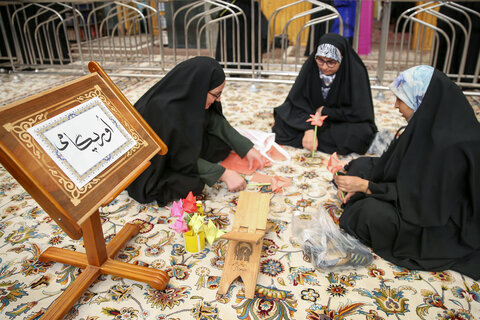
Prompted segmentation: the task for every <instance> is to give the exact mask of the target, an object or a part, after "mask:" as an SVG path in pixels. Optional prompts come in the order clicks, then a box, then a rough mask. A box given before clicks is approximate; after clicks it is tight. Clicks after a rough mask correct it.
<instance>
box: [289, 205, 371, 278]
mask: <svg viewBox="0 0 480 320" xmlns="http://www.w3.org/2000/svg"><path fill="white" fill-rule="evenodd" d="M309 223H311V224H309V226H310V227H309V228H306V229H304V230H303V231H301V236H300V238H301V239H300V240H301V241H302V243H303V250H304V252H305V255H306V256H307V257H309V258H310V261H311V262H312V264H313V265H314V267H315V268H316V269H318V270H322V271H338V270H345V269H355V268H358V267H363V266H367V265H369V264H371V263H372V262H373V255H372V253H371V251H370V249H369V248H368V247H366V246H365V245H364V244H362V243H361V242H360V241H358V240H357V239H356V238H354V237H352V236H351V235H349V234H348V233H346V232H345V231H343V230H341V229H340V228H339V226H338V225H336V224H335V222H334V221H333V219H332V218H331V217H330V215H329V214H328V213H327V212H326V210H325V209H323V208H321V209H320V210H319V212H318V215H317V216H316V218H315V221H314V222H313V223H312V221H310V222H309ZM312 226H313V227H312ZM297 230H300V229H299V228H298V226H297Z"/></svg>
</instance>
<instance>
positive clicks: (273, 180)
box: [250, 172, 292, 193]
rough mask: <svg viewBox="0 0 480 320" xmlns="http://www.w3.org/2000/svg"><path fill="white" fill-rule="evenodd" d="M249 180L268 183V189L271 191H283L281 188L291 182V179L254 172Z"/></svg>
mask: <svg viewBox="0 0 480 320" xmlns="http://www.w3.org/2000/svg"><path fill="white" fill-rule="evenodd" d="M250 181H251V182H257V183H270V189H272V191H273V192H275V193H277V192H283V188H286V187H288V186H289V185H290V183H291V182H292V179H291V178H284V177H279V176H269V175H266V174H261V173H258V172H255V174H254V175H253V177H252V179H250Z"/></svg>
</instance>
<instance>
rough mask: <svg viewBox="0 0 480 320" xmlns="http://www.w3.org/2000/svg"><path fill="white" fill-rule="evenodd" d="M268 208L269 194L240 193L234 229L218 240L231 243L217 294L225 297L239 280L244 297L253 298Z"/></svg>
mask: <svg viewBox="0 0 480 320" xmlns="http://www.w3.org/2000/svg"><path fill="white" fill-rule="evenodd" d="M269 207H270V195H269V194H266V193H259V192H247V191H242V192H240V197H239V198H238V205H237V211H236V213H235V223H234V225H233V228H232V230H231V231H230V232H228V233H226V234H224V235H223V236H222V237H221V238H222V239H228V240H230V242H229V244H228V250H227V255H226V257H225V263H224V266H223V273H222V278H221V280H220V285H219V288H218V291H217V293H218V294H225V293H227V291H228V288H230V285H231V284H232V282H233V281H234V280H235V279H237V278H238V277H240V278H241V279H242V281H243V283H244V285H245V297H246V298H247V299H253V298H254V296H255V287H256V285H257V277H258V272H259V268H260V254H261V253H262V246H263V241H262V239H263V237H264V236H265V233H266V232H267V231H268V229H269V228H268V226H267V216H268V211H269Z"/></svg>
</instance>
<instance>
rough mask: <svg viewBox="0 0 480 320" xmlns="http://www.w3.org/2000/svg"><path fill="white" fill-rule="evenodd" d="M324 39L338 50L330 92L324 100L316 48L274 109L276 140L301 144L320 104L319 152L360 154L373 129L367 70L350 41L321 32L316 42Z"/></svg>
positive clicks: (372, 134) (369, 142)
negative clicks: (325, 117) (338, 62)
mask: <svg viewBox="0 0 480 320" xmlns="http://www.w3.org/2000/svg"><path fill="white" fill-rule="evenodd" d="M323 43H328V44H331V45H333V46H334V47H336V48H338V49H339V50H340V53H341V54H342V61H341V64H340V67H339V69H338V71H337V72H336V73H335V78H334V80H333V83H332V84H331V85H330V86H329V87H330V89H329V91H328V95H327V96H326V98H324V97H323V94H322V87H324V86H325V84H324V83H323V81H322V79H320V76H319V68H318V66H317V64H316V62H315V56H316V52H314V53H312V54H311V55H310V56H309V57H308V59H307V61H306V62H305V63H304V64H303V66H302V69H301V70H300V74H299V75H298V77H297V79H296V80H295V83H294V85H293V87H292V89H291V90H290V93H289V94H288V97H287V99H286V100H285V102H284V103H283V104H282V105H281V106H279V107H277V108H275V109H274V118H275V125H274V126H273V132H275V136H276V137H275V139H276V142H277V143H279V144H283V145H289V146H293V147H296V148H302V139H303V136H304V133H305V131H307V130H310V129H313V126H312V125H310V123H309V122H306V120H307V119H308V118H309V117H310V114H314V113H315V111H316V110H317V109H318V108H319V107H321V106H324V108H323V111H322V115H327V116H328V118H327V119H326V120H325V122H324V124H323V126H322V127H319V128H318V130H317V138H318V150H320V151H323V152H326V153H333V152H335V151H336V152H338V153H339V154H348V153H351V152H356V153H359V154H364V153H365V152H366V151H367V150H368V147H369V146H370V144H371V142H372V140H373V138H374V136H375V133H376V132H377V128H376V126H375V120H374V113H373V102H372V93H371V90H370V82H369V80H368V73H367V69H366V68H365V65H364V64H363V62H362V60H361V59H360V57H359V56H358V55H357V53H356V52H355V51H354V50H353V49H352V47H351V46H350V44H348V42H347V41H346V40H345V39H344V38H343V37H341V36H339V35H338V34H333V33H329V34H325V35H323V36H322V37H321V39H320V45H321V44H323Z"/></svg>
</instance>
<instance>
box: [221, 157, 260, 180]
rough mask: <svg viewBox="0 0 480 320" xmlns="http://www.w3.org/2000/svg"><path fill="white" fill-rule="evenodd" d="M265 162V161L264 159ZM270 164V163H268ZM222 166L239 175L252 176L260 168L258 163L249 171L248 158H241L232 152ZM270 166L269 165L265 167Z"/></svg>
mask: <svg viewBox="0 0 480 320" xmlns="http://www.w3.org/2000/svg"><path fill="white" fill-rule="evenodd" d="M264 160H265V159H264ZM267 162H268V161H267ZM220 165H221V166H222V167H224V168H225V169H230V170H233V171H236V172H238V173H242V174H246V175H251V174H252V173H254V172H255V170H257V168H258V163H255V164H254V165H253V168H252V169H250V170H249V169H248V160H247V158H246V157H245V158H243V159H242V158H240V156H239V155H238V154H236V153H235V152H231V153H230V154H229V155H228V157H226V158H225V160H223V161H222V162H221V163H220ZM265 166H268V165H265Z"/></svg>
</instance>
